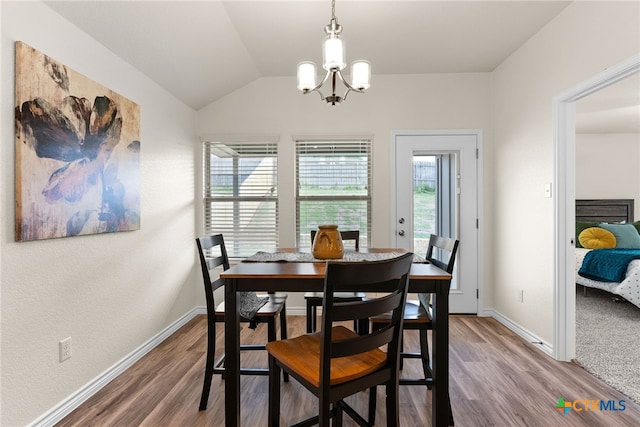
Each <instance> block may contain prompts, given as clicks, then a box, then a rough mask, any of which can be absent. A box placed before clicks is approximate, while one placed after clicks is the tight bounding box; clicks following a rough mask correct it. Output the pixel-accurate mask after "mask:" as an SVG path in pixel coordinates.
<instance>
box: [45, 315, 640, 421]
mask: <svg viewBox="0 0 640 427" xmlns="http://www.w3.org/2000/svg"><path fill="white" fill-rule="evenodd" d="M288 323H289V336H295V335H296V334H301V333H303V332H304V328H305V319H304V317H302V316H291V317H290V319H288ZM413 332H415V331H406V332H405V346H407V347H409V348H412V349H413V348H415V349H416V350H417V348H418V340H417V335H415V336H414V333H413ZM241 340H242V341H243V342H254V341H255V342H261V341H263V340H266V325H259V326H258V329H256V330H255V331H253V330H250V329H248V328H244V329H243V330H242V332H241ZM218 342H219V346H218V348H222V345H223V337H222V334H221V335H220V337H219V339H218ZM205 349H206V318H205V316H198V317H196V318H195V319H193V320H192V321H190V322H189V323H188V324H187V325H185V326H184V327H183V328H181V329H180V330H179V331H177V332H176V333H175V334H174V335H172V336H171V337H170V338H169V339H167V340H166V341H165V342H163V343H162V344H161V345H159V346H158V347H156V348H155V349H154V350H152V351H151V352H150V353H149V354H148V355H146V356H145V357H144V358H143V359H141V360H140V361H138V362H137V363H136V364H135V365H134V366H132V367H131V368H130V369H129V370H127V372H125V373H123V374H122V375H120V376H119V377H118V378H116V379H114V380H113V381H112V382H111V383H109V384H108V385H107V386H105V387H104V388H103V389H102V390H100V391H99V392H97V393H96V394H95V395H94V396H92V397H91V398H90V399H89V400H87V401H86V402H84V403H83V404H82V405H81V406H80V407H78V408H77V409H76V410H74V411H73V412H72V413H71V414H69V415H68V416H67V417H66V418H65V419H63V420H62V421H61V422H60V423H58V424H57V426H58V427H64V426H126V427H129V426H154V427H157V426H222V425H224V394H223V390H224V389H223V387H224V382H223V381H222V380H221V378H220V376H214V379H213V385H212V389H211V395H210V397H209V406H208V408H207V410H206V411H198V403H199V400H200V393H201V391H202V379H203V374H204V363H205ZM242 363H243V365H246V366H266V355H265V354H264V353H263V352H249V353H247V354H246V355H245V354H243V356H242ZM450 366H451V373H450V375H451V377H450V378H451V388H450V393H451V404H452V408H453V414H454V418H455V423H456V426H459V427H466V426H470V427H484V426H496V427H502V426H504V427H515V426H541V427H549V426H553V427H555V426H558V427H564V426H590V427H595V426H602V427H605V426H606V427H610V426H629V427H631V426H639V425H640V408H639V406H638V405H636V404H634V403H633V402H632V401H631V400H630V399H628V398H627V397H626V396H624V395H622V394H620V393H619V392H617V391H615V390H613V389H612V388H610V387H609V386H607V385H606V384H605V383H603V382H602V381H600V380H598V379H596V378H595V377H593V376H591V375H590V374H589V373H587V372H586V371H584V370H583V369H582V368H580V367H579V366H578V365H576V364H574V363H563V362H557V361H555V360H553V359H552V358H551V357H548V356H547V355H546V354H544V353H542V352H541V351H539V350H538V349H536V348H535V347H534V346H533V345H532V344H529V343H527V342H525V341H523V340H522V339H521V338H520V337H518V336H517V335H515V334H514V333H512V332H511V331H510V330H508V329H507V328H505V327H504V326H502V325H501V324H500V323H498V322H497V321H496V320H494V319H492V318H479V317H475V316H451V323H450ZM420 369H421V368H420V366H419V365H418V363H417V361H413V360H408V361H405V368H404V372H403V374H407V375H410V376H417V374H418V373H419V370H420ZM630 375H638V373H630ZM241 390H242V391H241V400H242V401H241V408H242V409H241V413H242V425H243V426H251V427H253V426H266V424H267V399H268V378H267V377H266V376H243V377H242V379H241ZM378 390H379V391H378V414H377V419H378V420H380V421H379V422H378V425H384V420H385V412H384V411H385V409H384V397H383V394H382V391H383V388H382V387H378ZM560 397H562V398H564V399H565V401H567V402H574V403H575V401H578V400H603V401H609V400H613V401H615V403H616V405H615V408H617V409H621V406H620V405H619V402H618V401H619V400H625V404H626V409H625V410H624V411H620V410H619V411H611V410H606V411H605V410H598V411H593V410H581V411H579V410H578V409H584V405H583V404H582V403H580V404H577V405H576V408H577V409H575V410H571V411H569V412H568V413H567V414H566V415H564V414H563V413H562V412H561V411H559V410H557V409H555V408H554V407H555V406H556V404H557V402H558V398H560ZM349 401H350V402H351V403H352V404H353V405H354V406H355V407H356V409H357V410H359V411H361V413H364V414H366V405H367V395H366V394H363V393H361V394H358V395H356V396H353V397H351V398H350V399H349ZM281 402H282V410H281V412H282V424H283V425H289V424H293V423H295V422H298V421H300V420H302V419H305V418H307V417H310V416H312V415H313V414H314V413H315V411H317V407H318V405H317V402H316V400H315V398H314V396H313V395H312V394H311V393H309V392H308V391H306V390H305V389H304V388H303V387H301V386H300V385H299V384H297V383H296V382H295V381H294V380H292V381H291V382H290V383H288V384H285V385H283V387H282V399H281ZM400 402H401V412H400V415H401V418H400V422H401V426H403V427H413V426H428V425H431V410H430V408H431V406H430V402H431V393H430V392H429V391H427V390H426V388H425V387H419V386H401V387H400ZM609 408H611V407H609ZM589 409H591V407H589ZM344 425H345V426H353V425H355V423H352V422H351V420H350V419H348V417H345V423H344Z"/></svg>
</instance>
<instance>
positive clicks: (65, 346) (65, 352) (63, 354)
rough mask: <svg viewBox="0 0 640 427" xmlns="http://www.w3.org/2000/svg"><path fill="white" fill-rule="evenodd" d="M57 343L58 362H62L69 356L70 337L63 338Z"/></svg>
mask: <svg viewBox="0 0 640 427" xmlns="http://www.w3.org/2000/svg"><path fill="white" fill-rule="evenodd" d="M58 345H59V349H60V362H64V361H65V360H67V359H68V358H70V357H71V337H69V338H65V339H63V340H62V341H60V342H59V343H58Z"/></svg>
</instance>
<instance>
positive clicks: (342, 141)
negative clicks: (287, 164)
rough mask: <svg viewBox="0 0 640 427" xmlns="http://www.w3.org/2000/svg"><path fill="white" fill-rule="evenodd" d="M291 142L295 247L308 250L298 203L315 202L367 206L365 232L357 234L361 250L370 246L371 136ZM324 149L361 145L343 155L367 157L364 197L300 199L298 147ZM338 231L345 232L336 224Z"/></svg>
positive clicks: (322, 138) (308, 239)
mask: <svg viewBox="0 0 640 427" xmlns="http://www.w3.org/2000/svg"><path fill="white" fill-rule="evenodd" d="M293 141H294V151H295V152H294V157H295V160H294V163H295V166H294V167H295V209H296V224H295V234H296V245H297V246H298V247H306V246H311V242H310V237H308V236H309V234H310V233H309V232H310V230H301V229H300V225H301V224H300V221H301V202H305V201H317V202H323V201H324V202H332V201H358V202H361V201H365V202H366V230H360V246H361V247H368V246H370V242H371V228H372V227H371V217H372V198H373V197H372V195H373V136H370V135H366V136H364V135H362V136H361V135H358V136H335V135H333V136H312V137H309V136H293ZM323 144H324V145H326V146H334V147H335V146H340V145H342V148H345V147H347V148H348V146H349V145H353V146H354V147H355V146H356V145H358V144H360V148H359V150H357V151H356V150H354V151H353V152H349V151H345V153H346V154H358V153H359V154H365V155H366V158H367V160H366V167H367V184H366V190H367V191H366V195H362V194H358V195H350V196H344V195H341V196H337V195H321V196H310V195H304V196H303V195H300V189H301V184H300V153H301V147H300V146H301V145H314V146H319V145H323ZM318 152H319V153H322V150H321V149H319V151H318ZM331 152H332V151H330V150H326V153H327V154H329V153H331ZM337 225H338V227H339V229H343V230H346V228H344V227H343V226H342V224H337Z"/></svg>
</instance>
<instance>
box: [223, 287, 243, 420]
mask: <svg viewBox="0 0 640 427" xmlns="http://www.w3.org/2000/svg"><path fill="white" fill-rule="evenodd" d="M236 289H237V283H236V279H227V280H226V283H225V289H224V298H225V308H226V311H225V314H224V352H225V364H224V367H225V380H224V415H225V416H224V421H225V426H227V427H236V426H238V425H240V351H239V349H240V327H239V326H240V314H239V311H238V300H237V297H236Z"/></svg>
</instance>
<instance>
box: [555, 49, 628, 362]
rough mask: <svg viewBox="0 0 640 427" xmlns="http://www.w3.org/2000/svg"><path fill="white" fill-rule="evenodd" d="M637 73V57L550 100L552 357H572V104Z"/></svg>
mask: <svg viewBox="0 0 640 427" xmlns="http://www.w3.org/2000/svg"><path fill="white" fill-rule="evenodd" d="M638 72H640V55H636V56H634V57H632V58H630V59H628V60H627V61H625V62H623V63H621V64H619V65H617V66H615V67H611V68H608V69H607V70H605V71H604V72H602V73H600V74H598V75H596V76H594V77H593V78H591V79H590V80H587V81H585V82H583V83H581V84H580V85H578V86H576V87H574V88H572V89H570V90H568V91H566V92H564V93H562V94H560V95H558V96H556V97H554V99H553V119H554V120H553V125H554V142H555V144H554V145H555V180H556V200H555V218H556V227H555V229H556V233H555V253H556V257H555V266H554V272H555V278H554V320H553V327H554V330H553V353H552V355H553V357H554V358H555V359H557V360H561V361H570V360H572V359H573V358H574V357H575V323H576V320H575V315H576V313H575V271H574V268H573V266H574V264H575V259H574V239H575V149H576V147H575V102H576V101H578V100H580V99H582V98H584V97H586V96H588V95H590V94H592V93H594V92H597V91H599V90H601V89H603V88H605V87H607V86H610V85H612V84H614V83H616V82H619V81H621V80H624V79H625V78H627V77H629V76H631V75H633V74H635V73H638Z"/></svg>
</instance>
